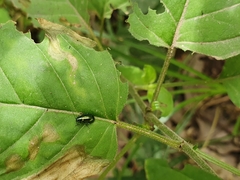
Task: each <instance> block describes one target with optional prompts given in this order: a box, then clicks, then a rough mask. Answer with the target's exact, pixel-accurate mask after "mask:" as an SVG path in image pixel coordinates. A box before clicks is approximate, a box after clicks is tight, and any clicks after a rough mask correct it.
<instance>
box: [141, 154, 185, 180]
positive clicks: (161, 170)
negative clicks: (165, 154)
mask: <svg viewBox="0 0 240 180" xmlns="http://www.w3.org/2000/svg"><path fill="white" fill-rule="evenodd" d="M145 171H146V176H147V179H148V180H156V179H164V180H173V179H177V180H190V178H188V177H187V176H185V175H183V174H182V173H180V172H178V171H176V170H173V169H171V168H170V167H168V166H167V163H166V161H164V160H160V159H147V160H146V161H145Z"/></svg>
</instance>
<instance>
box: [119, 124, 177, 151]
mask: <svg viewBox="0 0 240 180" xmlns="http://www.w3.org/2000/svg"><path fill="white" fill-rule="evenodd" d="M115 124H116V125H117V126H118V127H121V128H123V129H127V130H129V131H132V132H135V133H137V134H140V135H143V136H146V137H149V138H151V139H154V140H156V141H159V142H161V143H164V144H166V145H168V146H170V147H172V148H174V149H179V146H180V145H181V141H177V140H172V139H170V138H168V137H165V136H163V135H160V134H158V133H155V132H153V131H150V130H147V129H144V128H142V127H139V126H135V125H131V124H128V123H124V122H121V121H117V122H115Z"/></svg>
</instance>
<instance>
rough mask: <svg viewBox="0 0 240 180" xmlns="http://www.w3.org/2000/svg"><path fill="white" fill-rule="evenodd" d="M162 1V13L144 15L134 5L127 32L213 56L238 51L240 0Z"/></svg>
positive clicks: (161, 43) (149, 12)
mask: <svg viewBox="0 0 240 180" xmlns="http://www.w3.org/2000/svg"><path fill="white" fill-rule="evenodd" d="M162 3H163V5H164V6H165V12H164V13H161V14H156V12H155V11H153V10H151V9H149V11H148V14H146V15H144V14H143V13H142V12H141V10H140V9H139V8H138V7H137V5H136V4H134V8H133V13H132V14H131V15H130V17H129V19H128V22H129V23H130V29H129V31H130V32H131V34H132V35H133V36H134V37H135V38H136V39H138V40H148V41H149V43H150V44H153V45H155V46H163V47H166V48H169V47H176V48H180V49H183V50H190V51H193V52H198V53H202V54H206V55H209V56H213V57H215V58H216V59H225V58H229V57H233V56H236V55H238V54H239V53H240V51H239V49H240V31H239V29H240V23H238V22H239V18H240V14H239V13H238V12H239V11H240V0H235V1H221V2H217V3H216V1H214V0H202V1H194V0H173V1H168V0H162ZM176 4H177V6H176ZM213 4H214V6H213ZM139 29H141V31H140V30H139ZM226 47H228V48H226Z"/></svg>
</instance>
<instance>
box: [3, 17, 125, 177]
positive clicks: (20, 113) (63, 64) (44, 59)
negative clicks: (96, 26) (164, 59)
mask: <svg viewBox="0 0 240 180" xmlns="http://www.w3.org/2000/svg"><path fill="white" fill-rule="evenodd" d="M45 23H49V24H47V25H50V26H44V29H45V30H46V33H47V35H48V37H49V39H50V41H49V40H48V39H44V41H43V42H42V43H40V44H35V43H34V42H33V41H32V40H31V39H30V38H29V37H28V36H29V34H26V35H25V34H23V33H20V32H18V31H17V30H16V29H15V27H14V25H13V23H12V22H8V23H6V24H4V25H1V26H0V54H1V57H0V127H1V128H0V179H14V178H16V179H21V178H23V177H26V176H28V175H30V174H33V173H34V174H36V173H38V172H39V171H41V172H40V174H38V177H42V178H44V177H45V176H47V175H49V174H51V176H53V177H55V176H56V175H57V174H59V175H61V174H64V173H67V174H68V175H69V176H74V175H77V177H82V176H78V174H79V172H80V174H81V175H85V176H84V177H86V176H89V175H92V174H96V173H99V171H100V170H102V168H103V167H105V166H106V165H107V164H108V163H109V161H111V160H112V159H113V158H114V156H115V153H116V151H117V142H116V129H115V126H114V125H112V124H109V123H107V122H105V121H101V118H99V117H102V118H108V119H113V120H114V119H116V118H117V116H118V114H119V113H120V111H121V110H122V108H123V106H124V103H125V101H126V98H127V85H126V84H123V83H122V82H121V81H120V80H119V72H118V71H117V70H116V68H115V65H114V62H113V60H112V58H111V56H110V55H109V53H108V52H106V51H104V52H97V51H95V50H93V49H92V48H89V47H87V46H85V45H84V44H85V43H84V42H87V44H91V43H92V42H91V41H90V40H87V39H83V38H82V37H77V34H76V33H74V32H72V31H69V30H66V29H65V28H63V27H62V28H61V26H59V25H56V26H55V25H54V24H52V23H50V22H46V21H45ZM43 24H44V23H43ZM45 25H46V24H45ZM58 28H60V30H59V31H58ZM79 39H80V40H81V42H79V41H78V40H79ZM89 42H90V43H89ZM82 43H84V44H82ZM80 112H81V113H83V114H91V115H94V116H95V122H93V123H91V124H89V125H76V120H75V119H76V117H77V115H78V114H79V113H80ZM59 158H60V159H59ZM68 162H70V165H69V163H68ZM49 165H51V166H49ZM86 169H87V170H88V171H85V172H84V173H83V172H82V171H83V170H86ZM91 171H92V172H91ZM90 172H91V173H90ZM48 173H49V174H48ZM33 176H34V175H33ZM49 176H50V175H49ZM47 177H48V176H47ZM62 177H65V176H64V175H63V176H62ZM66 177H67V175H66ZM55 179H57V177H55Z"/></svg>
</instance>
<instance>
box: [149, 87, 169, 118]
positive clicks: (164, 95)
mask: <svg viewBox="0 0 240 180" xmlns="http://www.w3.org/2000/svg"><path fill="white" fill-rule="evenodd" d="M153 93H154V89H149V90H148V94H147V96H148V100H149V101H151V100H152V97H153ZM152 109H153V111H156V110H160V111H161V116H162V117H166V116H168V115H169V114H170V113H171V112H172V111H173V98H172V95H171V93H170V92H169V91H168V90H167V89H165V88H164V87H162V88H161V90H160V93H159V96H158V99H157V101H156V102H154V103H153V106H152Z"/></svg>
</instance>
